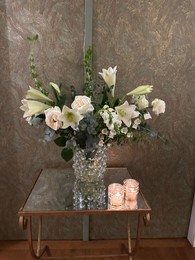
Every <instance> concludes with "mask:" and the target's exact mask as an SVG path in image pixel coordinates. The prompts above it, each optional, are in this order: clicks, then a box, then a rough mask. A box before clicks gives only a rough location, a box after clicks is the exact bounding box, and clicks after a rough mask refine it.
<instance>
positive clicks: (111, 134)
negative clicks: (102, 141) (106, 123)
mask: <svg viewBox="0 0 195 260" xmlns="http://www.w3.org/2000/svg"><path fill="white" fill-rule="evenodd" d="M115 135H116V131H115V130H114V129H111V130H110V133H109V136H108V137H109V138H114V136H115Z"/></svg>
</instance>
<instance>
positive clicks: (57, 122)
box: [45, 106, 62, 131]
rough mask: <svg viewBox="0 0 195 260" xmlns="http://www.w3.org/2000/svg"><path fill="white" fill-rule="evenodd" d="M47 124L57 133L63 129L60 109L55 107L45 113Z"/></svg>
mask: <svg viewBox="0 0 195 260" xmlns="http://www.w3.org/2000/svg"><path fill="white" fill-rule="evenodd" d="M45 123H46V125H47V126H49V127H50V128H52V129H53V130H55V131H56V130H58V129H59V128H61V127H62V112H61V110H60V108H59V107H57V106H55V107H52V108H49V109H47V110H46V111H45Z"/></svg>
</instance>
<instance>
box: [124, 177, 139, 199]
mask: <svg viewBox="0 0 195 260" xmlns="http://www.w3.org/2000/svg"><path fill="white" fill-rule="evenodd" d="M123 185H124V192H125V200H129V201H134V200H137V196H138V193H139V182H138V181H136V180H134V179H126V180H124V181H123Z"/></svg>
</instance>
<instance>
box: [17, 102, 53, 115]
mask: <svg viewBox="0 0 195 260" xmlns="http://www.w3.org/2000/svg"><path fill="white" fill-rule="evenodd" d="M21 102H22V106H21V107H20V109H21V110H22V111H24V115H23V117H29V116H33V115H39V114H41V113H42V112H43V111H45V110H47V109H48V108H50V107H51V106H49V105H46V104H44V103H42V102H39V101H35V100H27V99H22V101H21Z"/></svg>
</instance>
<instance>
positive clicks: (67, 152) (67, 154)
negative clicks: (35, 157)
mask: <svg viewBox="0 0 195 260" xmlns="http://www.w3.org/2000/svg"><path fill="white" fill-rule="evenodd" d="M61 156H62V158H63V159H64V160H65V161H66V162H68V161H70V160H71V159H72V157H73V150H72V149H71V148H64V149H63V150H62V152H61Z"/></svg>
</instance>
